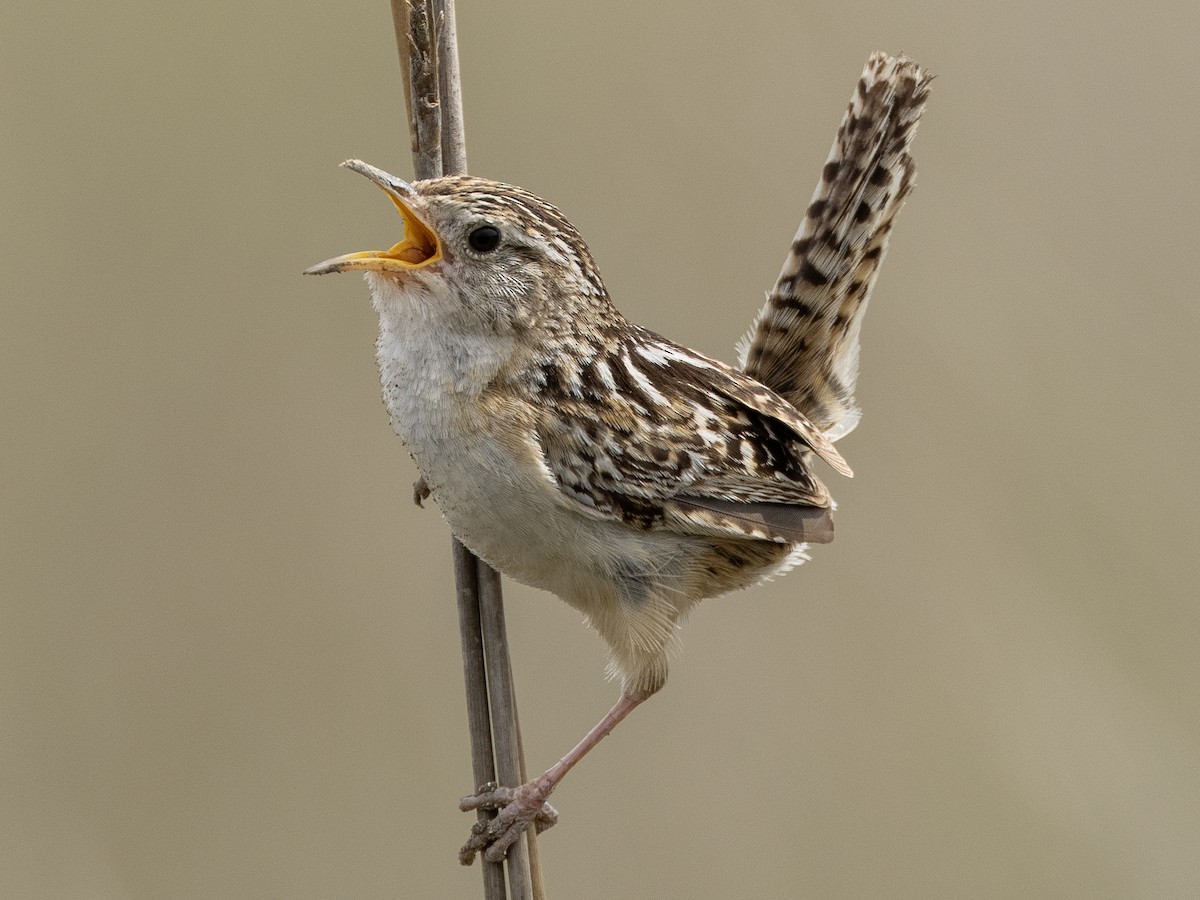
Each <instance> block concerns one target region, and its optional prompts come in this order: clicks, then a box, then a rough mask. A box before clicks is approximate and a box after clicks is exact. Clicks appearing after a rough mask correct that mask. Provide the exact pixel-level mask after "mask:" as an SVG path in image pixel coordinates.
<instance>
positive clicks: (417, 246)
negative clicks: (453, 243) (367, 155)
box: [304, 159, 442, 275]
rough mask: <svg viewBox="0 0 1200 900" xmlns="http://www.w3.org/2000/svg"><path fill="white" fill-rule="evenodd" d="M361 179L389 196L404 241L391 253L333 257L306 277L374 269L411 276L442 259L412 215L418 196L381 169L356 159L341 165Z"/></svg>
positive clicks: (307, 271) (433, 240) (433, 236)
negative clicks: (402, 227) (362, 176)
mask: <svg viewBox="0 0 1200 900" xmlns="http://www.w3.org/2000/svg"><path fill="white" fill-rule="evenodd" d="M342 165H343V166H345V167H346V168H347V169H352V170H353V171H355V172H358V173H359V174H360V175H366V176H367V177H368V178H370V179H371V180H372V181H373V182H375V184H377V185H378V186H379V188H380V189H381V190H382V191H383V192H384V193H385V194H387V195H388V198H389V199H390V200H391V201H392V203H393V204H395V206H396V209H397V210H398V211H399V213H400V217H401V218H402V219H404V240H402V241H401V242H400V243H398V244H396V245H395V246H394V247H392V249H390V250H362V251H360V252H358V253H347V254H346V255H345V256H335V257H334V258H333V259H327V260H325V261H324V262H319V263H317V264H316V265H315V266H310V267H309V268H307V269H305V270H304V274H305V275H328V274H329V273H330V272H346V271H349V270H350V269H373V270H375V271H377V272H411V271H412V270H413V269H420V268H422V267H424V266H428V265H432V264H433V263H435V262H437V261H438V260H440V259H441V258H442V245H441V244H440V243H439V242H438V239H437V235H436V234H434V233H433V230H432V229H431V228H430V227H429V226H428V225H426V224H425V223H424V222H422V221H421V220H420V218H418V216H417V214H416V213H414V212H413V211H412V207H411V206H409V204H410V203H412V202H413V201H415V200H416V199H417V192H416V190H414V189H413V186H412V185H411V184H409V183H408V182H407V181H401V180H400V179H399V178H397V177H396V176H394V175H389V174H388V173H387V172H385V171H383V170H382V169H377V168H375V167H374V166H371V165H367V163H365V162H363V161H362V160H358V159H348V160H346V161H345V162H344V163H342Z"/></svg>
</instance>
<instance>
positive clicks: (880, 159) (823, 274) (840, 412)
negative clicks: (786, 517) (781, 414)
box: [739, 53, 931, 440]
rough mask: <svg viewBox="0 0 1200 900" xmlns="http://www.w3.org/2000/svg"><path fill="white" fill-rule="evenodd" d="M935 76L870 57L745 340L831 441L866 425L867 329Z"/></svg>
mask: <svg viewBox="0 0 1200 900" xmlns="http://www.w3.org/2000/svg"><path fill="white" fill-rule="evenodd" d="M930 80H931V76H930V75H929V73H928V72H927V71H926V70H924V69H922V68H921V67H920V66H919V65H917V64H916V63H915V62H913V61H912V60H910V59H908V58H906V57H903V56H901V57H898V58H897V57H892V56H888V55H887V54H884V53H876V54H874V55H873V56H871V58H870V59H869V60H867V65H866V67H865V68H864V69H863V74H862V77H861V78H860V79H859V80H858V85H857V86H856V87H855V90H854V96H853V97H852V98H851V100H850V106H849V107H848V108H847V110H846V115H845V116H844V117H843V119H842V123H841V125H840V126H839V127H838V133H837V137H836V138H835V139H834V142H833V149H832V150H830V152H829V158H828V159H827V160H826V162H825V167H824V169H822V171H821V181H820V183H819V184H818V185H817V189H816V191H815V192H814V194H813V198H812V202H811V203H810V204H809V206H808V211H807V213H806V214H805V217H804V221H803V222H802V223H801V225H800V230H799V231H798V232H797V233H796V238H795V240H794V241H793V242H792V247H791V251H790V253H789V254H788V257H787V259H786V261H785V262H784V264H783V270H782V271H781V272H780V273H779V279H778V280H777V281H776V282H775V287H774V288H773V289H772V290H771V293H770V294H769V295H768V297H767V302H766V305H764V306H763V308H762V310H761V311H760V312H759V314H758V317H757V318H756V319H755V322H754V325H753V326H752V327H751V330H750V332H749V333H748V334H747V335H746V337H745V338H743V339H742V343H741V345H740V347H739V350H740V356H741V359H740V362H741V365H742V368H743V369H744V370H745V372H746V373H747V374H748V375H751V376H752V377H754V378H755V379H757V380H758V381H761V382H762V383H763V384H765V385H767V386H768V387H770V388H771V389H773V390H774V391H775V392H776V393H778V394H781V395H782V396H783V397H785V398H786V399H787V400H788V401H789V402H790V403H792V405H793V406H795V407H796V408H797V409H798V410H800V412H802V413H803V414H804V415H805V416H807V417H808V418H809V419H810V420H811V421H812V422H814V423H815V424H816V425H817V427H818V428H820V429H821V430H822V431H823V432H824V433H825V435H826V436H827V437H828V438H829V439H830V440H837V439H838V438H840V437H842V436H844V435H846V434H848V433H849V432H850V431H851V430H852V429H853V428H854V426H855V425H857V424H858V419H859V410H858V406H857V405H856V403H855V399H854V387H855V382H856V381H857V380H858V336H859V330H860V328H861V326H862V318H863V313H864V312H866V309H867V300H868V299H869V298H870V296H871V288H872V287H873V286H874V284H875V278H876V276H877V275H878V274H879V265H880V263H881V262H882V261H883V255H884V252H885V251H886V249H887V241H888V236H889V235H890V234H891V230H892V223H893V222H894V221H895V219H896V214H897V213H898V212H899V211H900V207H901V206H902V205H903V203H904V198H905V197H906V196H907V194H908V192H909V191H910V190H912V188H913V183H914V180H913V179H914V176H915V173H916V166H915V164H914V163H913V159H912V157H911V156H910V155H909V152H908V151H909V145H910V144H911V143H912V139H913V135H914V133H915V132H916V130H917V122H918V120H919V119H920V118H921V113H922V112H923V111H924V109H925V100H926V98H927V97H928V95H929V82H930Z"/></svg>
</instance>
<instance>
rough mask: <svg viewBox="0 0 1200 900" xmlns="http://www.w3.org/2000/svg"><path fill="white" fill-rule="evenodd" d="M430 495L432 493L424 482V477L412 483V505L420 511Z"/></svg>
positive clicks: (427, 483)
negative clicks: (415, 505) (419, 508)
mask: <svg viewBox="0 0 1200 900" xmlns="http://www.w3.org/2000/svg"><path fill="white" fill-rule="evenodd" d="M432 493H433V491H431V490H430V489H429V482H428V481H426V480H425V476H424V475H422V476H420V477H419V478H418V479H417V480H416V481H414V482H413V503H415V504H417V506H419V507H421V509H424V508H425V501H426V500H428V499H429V495H430V494H432Z"/></svg>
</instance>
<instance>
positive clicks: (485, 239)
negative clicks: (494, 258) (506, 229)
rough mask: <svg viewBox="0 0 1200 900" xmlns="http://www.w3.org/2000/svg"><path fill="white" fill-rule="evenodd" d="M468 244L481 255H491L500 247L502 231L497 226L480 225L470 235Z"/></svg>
mask: <svg viewBox="0 0 1200 900" xmlns="http://www.w3.org/2000/svg"><path fill="white" fill-rule="evenodd" d="M467 243H468V244H470V245H471V249H473V250H478V251H479V252H480V253H490V252H491V251H492V250H495V249H496V248H497V247H498V246H500V229H499V228H497V227H496V226H495V225H480V226H479V227H478V228H476V229H475V230H474V231H472V232H471V233H470V234H469V235H467Z"/></svg>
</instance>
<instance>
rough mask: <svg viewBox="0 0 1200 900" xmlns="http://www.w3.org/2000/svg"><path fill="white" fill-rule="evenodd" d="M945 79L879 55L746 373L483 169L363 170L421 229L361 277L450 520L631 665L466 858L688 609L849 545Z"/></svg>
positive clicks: (387, 371) (511, 830) (635, 700)
mask: <svg viewBox="0 0 1200 900" xmlns="http://www.w3.org/2000/svg"><path fill="white" fill-rule="evenodd" d="M929 82H930V76H929V75H928V73H927V72H926V71H925V70H924V69H922V68H921V67H920V66H918V65H917V64H916V63H914V62H913V61H911V60H909V59H907V58H904V57H900V58H896V57H891V56H887V55H885V54H882V53H877V54H875V55H874V56H872V57H871V58H870V60H868V62H867V65H866V68H865V69H864V71H863V74H862V77H861V78H860V79H859V81H858V84H857V85H856V87H855V90H854V94H853V97H852V99H851V101H850V105H849V107H848V109H847V110H846V114H845V116H844V117H843V119H842V122H841V125H840V127H839V129H838V133H837V137H836V139H835V141H834V144H833V149H832V150H831V152H830V154H829V157H828V159H827V161H826V163H825V166H824V168H823V169H822V172H821V178H820V182H819V184H818V186H817V189H816V192H815V194H814V195H813V198H812V202H811V203H810V204H809V206H808V209H807V212H806V215H805V217H804V220H803V222H802V223H801V225H800V229H799V231H798V232H797V234H796V237H795V239H794V240H793V242H792V244H791V248H790V251H789V252H788V255H787V258H786V260H785V262H784V265H783V269H782V271H781V272H780V274H779V278H778V279H777V281H776V282H775V286H774V288H773V289H772V291H771V292H770V294H769V295H768V298H767V301H766V304H765V305H764V306H763V307H762V309H761V310H760V312H759V314H758V316H757V318H756V319H755V320H754V323H753V324H752V326H751V329H750V332H749V333H748V334H747V335H746V337H745V338H744V339H743V342H742V345H741V347H740V351H741V352H740V367H739V368H734V367H732V366H729V365H726V364H725V363H722V362H719V361H717V360H715V359H710V358H708V357H706V356H704V355H702V354H700V353H697V352H695V351H693V350H689V349H687V348H685V347H682V346H680V345H678V344H676V343H673V342H672V341H670V340H668V339H666V338H664V337H660V336H659V335H657V334H655V333H653V332H651V331H648V330H646V329H645V328H641V327H639V326H637V325H635V324H633V323H631V322H629V321H627V320H626V319H625V317H624V316H622V315H621V313H620V312H618V310H617V309H616V307H615V306H614V305H613V303H612V301H611V300H610V298H609V295H608V291H607V290H606V289H605V287H604V282H603V281H602V280H601V278H600V273H599V271H598V270H597V267H596V263H595V260H594V259H593V258H592V254H591V253H590V252H589V250H588V248H587V245H586V244H585V243H584V241H583V239H582V238H581V237H580V235H579V233H578V232H577V231H576V230H575V228H574V226H572V225H571V223H570V222H569V221H567V219H566V218H565V217H564V216H563V215H562V213H560V212H559V211H558V210H557V209H556V208H555V207H553V206H551V205H550V204H549V203H547V202H546V201H545V200H542V199H540V198H539V197H536V196H534V195H533V194H531V193H530V192H528V191H526V190H523V189H521V188H518V187H514V186H512V185H508V184H502V183H499V182H495V181H489V180H487V179H483V178H475V177H469V176H465V175H463V176H451V177H445V178H435V179H430V180H427V181H417V182H415V183H411V184H410V183H408V182H405V181H402V180H401V179H399V178H396V177H395V176H393V175H389V174H388V173H386V172H384V171H381V170H380V169H377V168H375V167H373V166H369V165H367V164H366V163H363V162H360V161H358V160H350V161H348V162H346V163H344V164H343V165H345V166H346V167H347V168H349V169H352V170H354V171H355V172H359V173H361V174H362V175H365V176H366V177H367V178H369V179H370V180H371V181H373V182H374V183H375V184H376V185H378V186H379V187H380V188H381V189H382V190H383V192H384V193H385V194H387V196H388V197H389V198H390V199H391V201H392V203H393V204H394V205H395V207H396V210H397V211H398V212H399V214H400V217H401V219H402V220H403V223H404V237H403V240H402V241H400V242H399V243H397V244H395V245H394V246H393V247H392V248H391V249H389V250H380V251H365V252H360V253H350V254H347V255H345V256H339V257H336V258H334V259H330V260H326V261H325V262H322V263H319V264H317V265H315V266H313V267H312V268H310V269H308V270H307V272H308V273H309V274H324V273H329V272H345V271H350V270H361V271H363V272H364V273H365V275H366V280H367V283H368V285H369V287H370V292H371V297H372V301H373V303H374V307H375V310H376V312H378V314H379V340H378V342H377V344H376V356H377V359H378V363H379V372H380V380H381V384H382V387H383V397H384V401H385V404H386V406H387V410H388V413H389V415H390V418H391V423H392V427H393V428H394V429H395V431H396V434H398V435H399V436H400V438H401V439H402V440H403V441H404V443H405V445H406V446H407V448H408V450H409V451H410V452H411V454H412V456H413V459H414V460H415V461H416V464H417V467H418V468H419V469H420V472H421V476H422V481H423V485H422V487H423V489H424V490H427V491H428V493H429V494H430V495H431V496H432V497H433V499H434V500H435V501H436V503H437V505H438V507H439V508H440V509H441V511H442V514H443V515H444V517H445V519H446V522H447V523H448V524H449V526H450V529H451V531H453V533H454V534H455V535H456V536H457V537H458V539H459V540H461V541H462V542H463V544H465V545H466V546H467V547H468V548H470V549H471V550H472V551H473V552H474V553H476V554H477V555H478V556H479V557H481V558H482V559H483V560H485V561H486V562H488V563H489V564H491V565H492V566H494V567H495V568H496V569H498V570H499V571H501V572H503V573H504V574H506V575H508V576H510V577H512V578H515V579H517V580H518V581H521V582H524V583H525V584H529V585H533V586H535V587H539V588H543V589H545V590H548V591H552V592H553V593H555V594H557V595H558V596H559V597H561V598H562V599H563V600H565V601H566V602H567V603H569V604H570V605H571V606H573V607H575V608H576V609H578V610H580V611H581V612H582V613H583V614H584V615H585V616H586V619H587V621H588V622H589V623H590V624H591V626H592V627H593V628H595V630H596V631H598V632H599V633H600V635H601V637H602V638H603V639H604V641H605V642H606V643H607V644H608V647H609V649H610V651H611V670H612V672H613V673H614V674H615V675H616V676H617V677H618V678H619V679H620V685H621V695H620V698H619V699H618V701H617V703H616V705H615V706H614V707H613V708H612V709H611V710H610V711H609V712H608V714H607V715H605V716H604V717H603V718H602V719H601V720H600V722H599V723H598V724H597V725H596V727H595V728H593V729H592V730H591V731H590V732H588V734H587V735H586V736H585V737H584V738H583V740H582V741H580V742H579V744H578V745H576V746H575V747H574V748H573V749H572V750H571V751H570V752H569V753H567V755H566V756H564V757H563V758H562V759H561V760H560V761H559V762H558V763H556V764H555V765H554V766H552V767H551V768H550V769H548V770H547V771H546V772H544V773H543V774H542V775H540V776H538V777H536V778H534V779H532V780H531V781H529V782H527V783H525V784H523V785H519V786H505V787H496V786H488V789H486V790H482V791H481V792H480V793H478V794H476V795H473V796H472V797H468V798H465V799H464V801H463V803H462V806H463V808H464V809H471V808H478V807H486V808H494V809H497V810H498V811H499V812H498V815H497V816H496V817H495V818H494V819H492V820H491V821H490V822H489V823H487V824H483V823H481V824H480V825H478V826H477V827H476V829H475V830H474V832H473V834H472V836H471V838H470V840H469V841H468V843H467V844H466V846H464V847H463V849H462V851H461V854H460V855H461V858H462V859H463V861H464V862H470V861H471V859H472V858H473V857H474V855H475V854H476V853H478V852H480V851H483V852H484V854H485V856H486V857H487V858H488V859H499V858H501V857H502V856H503V855H504V853H505V850H506V849H507V847H508V846H509V845H510V844H511V843H512V842H513V841H515V840H516V838H517V837H518V836H519V835H520V833H521V831H522V830H524V829H525V828H526V827H528V826H529V824H531V823H533V822H539V823H542V824H544V823H546V822H549V821H552V820H553V815H554V813H553V810H552V809H551V808H550V807H549V804H547V803H546V799H547V797H548V796H549V795H550V793H551V792H552V791H553V790H554V788H555V786H556V785H557V784H558V783H559V781H560V780H561V779H562V777H563V776H564V775H565V774H566V772H567V771H568V770H569V769H571V768H572V767H573V766H574V765H575V764H576V763H577V762H578V761H579V760H580V759H581V758H582V757H583V756H584V755H585V754H586V753H587V752H588V751H589V750H591V749H592V747H594V746H595V745H596V743H597V742H599V740H600V739H601V738H602V737H603V736H604V735H606V734H608V733H609V732H610V731H611V730H612V729H613V727H615V725H616V724H617V723H618V722H620V721H621V720H622V719H624V718H625V716H626V715H628V714H629V712H630V711H631V710H633V709H634V708H635V707H636V706H637V705H638V704H640V703H641V702H642V701H643V700H645V699H646V698H648V697H649V696H651V695H652V694H654V693H655V692H656V691H658V690H659V689H660V688H662V686H663V684H664V683H665V682H666V678H667V658H668V651H669V649H670V647H671V645H672V643H673V642H674V641H675V640H676V637H675V636H676V632H677V630H678V624H679V622H680V619H681V617H682V616H683V615H684V614H685V613H686V612H687V611H688V610H689V609H691V607H693V606H694V605H695V604H696V603H697V602H698V601H700V600H701V599H703V598H705V597H713V596H716V595H719V594H724V593H726V592H728V591H731V590H734V589H736V588H741V587H745V586H747V585H751V584H754V583H756V582H758V581H761V580H763V579H764V578H768V577H771V576H775V575H779V574H781V573H783V572H786V571H787V570H788V569H790V568H792V567H793V566H795V565H796V564H797V563H799V562H801V561H803V560H805V559H806V558H807V547H808V545H809V544H814V543H825V542H828V541H830V540H832V539H833V521H832V517H831V511H832V509H833V506H834V503H833V500H832V498H831V496H830V493H829V490H828V489H827V488H826V487H825V485H824V484H823V483H822V482H821V481H820V480H819V479H818V477H817V475H816V472H815V467H816V465H817V463H816V461H817V460H818V459H819V460H821V461H822V462H823V463H824V464H826V465H828V466H829V467H830V468H832V469H833V470H834V471H835V472H838V473H840V474H842V475H847V476H848V475H850V474H851V471H850V467H849V466H848V465H847V464H846V462H845V460H843V459H842V457H841V455H840V454H839V453H838V451H837V449H836V448H835V446H834V442H835V441H836V440H838V439H839V438H841V437H842V436H844V435H845V434H847V433H848V432H849V431H850V430H851V429H853V428H854V427H855V425H856V424H857V423H858V419H859V410H858V407H857V405H856V403H855V399H854V390H855V382H856V380H857V377H858V362H859V331H860V328H861V325H862V319H863V313H864V311H865V310H866V307H867V300H868V298H869V296H870V294H871V289H872V287H873V285H874V283H875V278H876V276H877V274H878V271H879V265H880V262H881V261H882V259H883V255H884V251H885V249H886V247H887V241H888V236H889V234H890V233H891V229H892V224H893V222H894V221H895V218H896V214H897V213H898V212H899V210H900V207H901V205H902V203H903V201H904V198H905V197H906V196H907V195H908V193H909V191H910V190H911V189H912V186H913V178H914V172H915V168H914V165H913V161H912V157H911V156H910V153H909V147H910V144H911V142H912V138H913V135H914V133H915V131H916V126H917V122H918V120H919V118H920V116H921V113H922V111H923V109H924V104H925V100H926V97H927V95H928V91H929Z"/></svg>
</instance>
